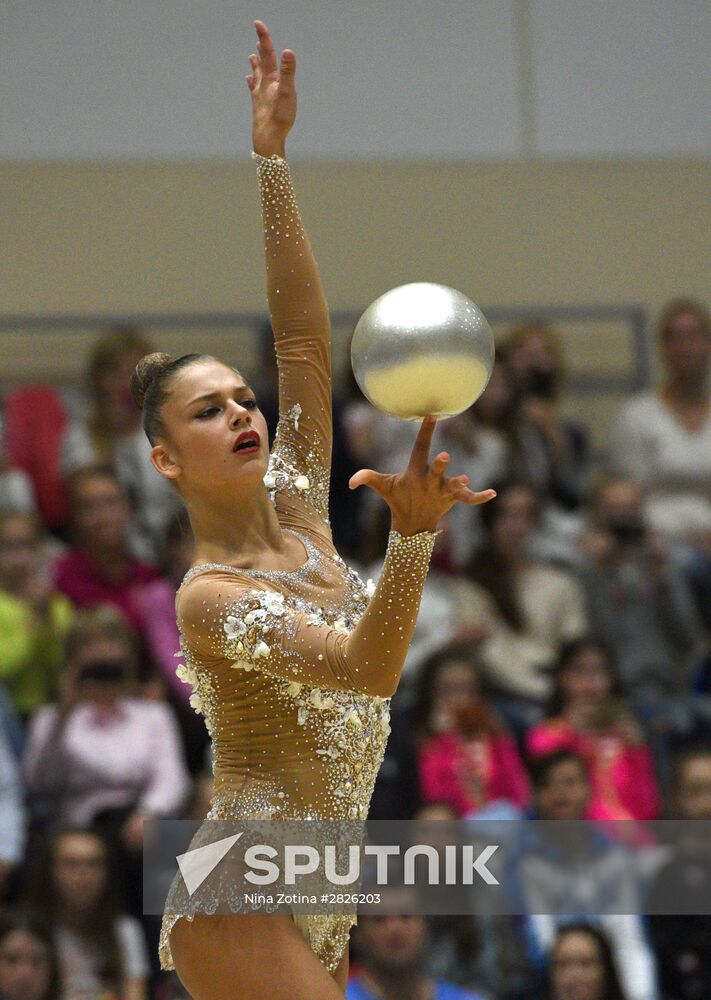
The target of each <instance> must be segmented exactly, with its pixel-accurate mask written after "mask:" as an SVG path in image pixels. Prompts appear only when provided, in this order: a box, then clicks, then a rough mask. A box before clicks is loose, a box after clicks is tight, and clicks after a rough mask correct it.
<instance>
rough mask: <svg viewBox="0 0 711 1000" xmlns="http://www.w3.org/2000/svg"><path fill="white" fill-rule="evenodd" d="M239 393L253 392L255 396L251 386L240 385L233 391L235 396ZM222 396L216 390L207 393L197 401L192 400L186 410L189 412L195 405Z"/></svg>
mask: <svg viewBox="0 0 711 1000" xmlns="http://www.w3.org/2000/svg"><path fill="white" fill-rule="evenodd" d="M238 392H251V393H252V395H254V390H253V389H252V387H251V386H249V385H238V386H237V387H236V388H235V389H234V390H233V393H234V395H237V393H238ZM221 395H222V392H221V390H220V389H215V391H214V392H206V393H205V395H204V396H196V397H195V399H191V400H190V402H189V403H188V404H187V406H186V407H185V409H186V410H187V409H188V408H189V407H191V406H194V405H195V403H202V402H204V401H205V400H207V399H216V398H217V397H218V396H221Z"/></svg>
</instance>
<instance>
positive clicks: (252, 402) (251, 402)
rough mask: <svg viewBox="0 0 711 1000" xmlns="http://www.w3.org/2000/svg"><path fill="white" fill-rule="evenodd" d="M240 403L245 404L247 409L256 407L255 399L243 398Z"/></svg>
mask: <svg viewBox="0 0 711 1000" xmlns="http://www.w3.org/2000/svg"><path fill="white" fill-rule="evenodd" d="M241 405H242V406H245V407H246V408H247V409H248V410H256V409H257V400H256V399H243V400H242V403H241Z"/></svg>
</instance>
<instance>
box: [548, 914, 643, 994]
mask: <svg viewBox="0 0 711 1000" xmlns="http://www.w3.org/2000/svg"><path fill="white" fill-rule="evenodd" d="M547 1000H626V995H625V993H624V992H623V990H622V984H621V983H620V977H619V974H618V972H617V967H616V965H615V960H614V956H613V954H612V948H611V947H610V942H609V941H608V939H607V937H606V936H605V934H603V932H602V931H601V930H600V929H599V928H598V927H593V926H592V925H590V924H586V923H584V922H579V923H571V924H568V925H567V926H566V927H561V928H560V930H559V931H558V933H557V934H556V938H555V941H554V942H553V945H552V947H551V954H550V961H549V966H548V995H547Z"/></svg>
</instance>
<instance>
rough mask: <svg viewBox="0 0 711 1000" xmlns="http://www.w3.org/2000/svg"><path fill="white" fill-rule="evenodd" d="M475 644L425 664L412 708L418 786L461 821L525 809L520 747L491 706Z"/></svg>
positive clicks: (450, 649) (445, 651) (451, 648)
mask: <svg viewBox="0 0 711 1000" xmlns="http://www.w3.org/2000/svg"><path fill="white" fill-rule="evenodd" d="M480 669H481V668H480V664H479V661H478V658H477V656H476V652H475V650H474V649H473V648H472V645H471V643H466V642H453V643H449V644H448V645H447V646H444V647H443V648H442V649H440V650H438V651H437V652H436V653H434V654H433V655H432V656H431V657H430V658H429V659H428V660H427V661H426V663H425V664H424V666H423V668H422V672H421V674H420V678H419V686H418V693H417V700H416V704H415V708H414V720H413V721H414V724H415V731H416V733H417V736H418V738H419V744H420V745H419V752H418V759H419V770H420V785H421V791H422V795H423V798H424V799H425V800H426V801H428V802H443V803H447V804H448V805H450V806H452V808H453V809H455V810H456V812H457V814H458V815H459V816H465V815H468V814H471V813H472V812H478V811H479V810H481V809H483V808H484V807H485V806H491V804H492V803H494V802H500V801H502V800H503V801H505V802H507V803H511V804H513V805H515V806H517V807H519V808H521V809H524V808H525V807H526V805H527V804H528V800H529V786H528V779H527V777H526V772H525V770H524V767H523V764H522V762H521V759H520V757H519V755H518V751H517V749H516V744H515V742H514V740H513V738H512V737H511V736H509V735H508V733H507V732H506V731H505V729H504V726H503V724H502V722H501V721H500V720H499V719H498V718H497V717H496V715H495V714H494V713H493V712H492V711H491V709H490V708H489V706H488V705H487V703H486V701H485V699H484V697H483V695H482V691H481V681H480Z"/></svg>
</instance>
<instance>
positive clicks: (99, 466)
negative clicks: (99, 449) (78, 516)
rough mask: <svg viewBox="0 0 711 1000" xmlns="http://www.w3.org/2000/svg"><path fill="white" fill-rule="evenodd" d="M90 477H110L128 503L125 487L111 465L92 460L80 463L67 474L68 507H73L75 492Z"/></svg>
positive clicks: (75, 499)
mask: <svg viewBox="0 0 711 1000" xmlns="http://www.w3.org/2000/svg"><path fill="white" fill-rule="evenodd" d="M91 479H110V480H111V481H112V482H113V483H115V484H116V486H117V487H118V488H119V490H120V491H121V493H122V494H123V495H124V496H125V497H126V499H127V500H128V501H129V503H130V498H129V496H128V494H127V492H126V488H125V486H124V485H123V483H122V482H121V480H120V479H119V477H118V475H117V473H116V469H115V468H114V467H113V465H111V463H110V462H93V463H91V464H90V465H82V466H80V467H79V468H78V469H74V470H73V471H72V472H70V473H69V474H68V475H67V477H66V479H65V482H66V485H67V492H68V494H69V505H70V507H72V508H73V507H74V505H75V504H76V502H77V493H78V492H79V490H80V489H81V488H82V486H83V485H84V483H86V482H89V481H90V480H91Z"/></svg>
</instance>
